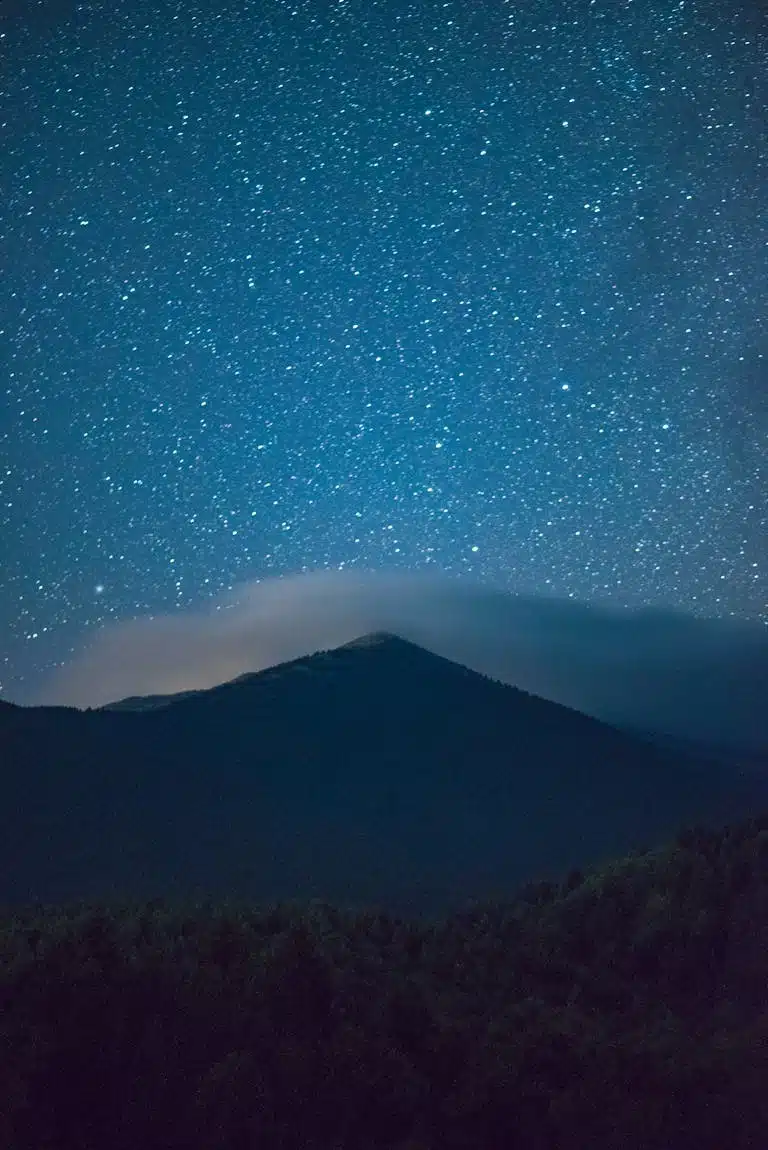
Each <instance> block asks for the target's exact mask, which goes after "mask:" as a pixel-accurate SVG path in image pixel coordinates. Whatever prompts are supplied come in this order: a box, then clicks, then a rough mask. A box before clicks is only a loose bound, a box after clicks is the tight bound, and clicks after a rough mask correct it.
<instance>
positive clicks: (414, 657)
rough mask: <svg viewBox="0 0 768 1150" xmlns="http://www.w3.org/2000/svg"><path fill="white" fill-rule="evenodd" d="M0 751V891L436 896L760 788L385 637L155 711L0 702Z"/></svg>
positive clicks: (486, 889) (735, 813)
mask: <svg viewBox="0 0 768 1150" xmlns="http://www.w3.org/2000/svg"><path fill="white" fill-rule="evenodd" d="M131 708H135V709H131ZM0 762H1V763H2V773H1V774H0V902H2V901H6V902H18V901H19V900H32V899H41V900H45V901H57V900H62V899H71V898H79V897H83V898H86V897H87V898H93V897H103V896H106V895H109V894H111V893H125V894H131V895H137V896H146V897H150V896H152V895H155V894H170V893H174V894H176V893H179V894H210V895H213V896H216V895H221V894H230V895H233V896H244V897H248V898H253V899H258V900H265V901H270V900H275V899H278V898H290V897H321V898H325V899H329V900H333V901H336V902H339V903H346V904H350V903H351V904H355V903H357V904H360V903H365V904H371V903H379V904H380V905H383V906H385V907H387V908H388V909H392V910H395V911H402V912H414V911H416V912H418V911H436V910H444V909H450V908H453V907H455V906H458V905H460V904H461V903H462V902H464V901H466V900H467V899H470V898H473V897H477V898H485V897H491V896H493V895H503V894H504V893H506V892H507V891H508V890H509V889H510V888H511V887H513V886H515V885H516V884H517V883H518V882H519V881H521V880H524V879H527V878H530V877H533V876H539V875H546V874H553V873H557V872H560V871H562V870H564V869H567V868H568V867H570V866H572V865H584V864H585V863H589V862H593V861H598V860H600V859H605V858H609V857H612V856H614V855H617V854H623V853H625V852H626V851H627V850H630V849H632V848H634V847H637V846H642V845H645V844H650V843H652V842H654V841H657V840H659V839H661V838H664V837H665V836H667V835H669V834H671V833H672V832H674V831H675V830H676V829H677V828H678V827H679V826H680V825H681V824H683V823H690V822H693V821H703V820H708V821H714V822H717V823H722V822H725V821H727V820H728V819H730V818H735V817H739V816H740V815H743V814H749V813H751V812H752V811H754V810H755V809H756V808H757V807H759V806H760V805H761V804H763V803H764V804H765V805H768V780H765V779H764V778H762V777H760V778H746V777H741V776H735V775H729V773H728V772H726V771H724V770H722V769H720V768H719V767H718V766H717V765H708V764H703V765H699V764H697V763H696V762H694V761H693V760H691V759H688V758H686V759H681V760H680V761H678V760H677V759H675V758H674V757H672V756H670V755H669V754H668V753H666V752H665V751H663V750H661V749H659V750H657V749H654V748H653V747H650V746H648V745H646V744H643V743H642V742H641V741H638V740H635V739H633V738H632V737H630V736H627V735H625V734H623V733H621V732H619V731H617V730H614V729H613V728H611V727H608V726H606V725H605V724H602V723H600V722H598V721H596V720H594V719H590V718H588V717H586V716H584V715H581V714H579V713H578V712H575V711H571V710H569V709H567V708H565V707H561V706H559V705H557V704H553V703H549V702H547V701H545V700H542V699H539V698H536V697H535V696H531V695H526V694H525V693H524V692H521V691H518V690H515V689H514V688H511V687H508V686H504V685H502V684H500V683H497V682H494V681H492V680H489V679H486V678H484V677H482V676H480V675H478V674H476V673H474V672H472V671H469V670H468V669H466V668H464V667H461V666H459V665H458V664H455V663H451V662H450V661H448V660H446V659H443V658H440V657H439V656H435V655H432V654H430V653H429V652H427V651H425V650H423V649H422V648H419V647H416V646H414V645H413V644H411V643H408V642H406V641H404V640H402V639H399V638H396V637H394V636H390V635H385V634H380V635H374V636H367V637H364V639H363V640H358V641H355V642H353V643H351V644H347V645H345V646H343V647H340V648H337V649H336V650H334V651H330V652H321V653H318V654H315V655H311V656H307V657H304V658H301V659H296V660H293V661H292V662H290V663H286V664H282V665H280V666H278V667H273V668H270V669H269V670H266V671H262V672H258V673H256V674H253V675H244V676H241V677H240V678H239V679H237V680H235V681H233V682H231V683H226V684H223V685H222V686H220V687H215V688H213V689H211V690H208V691H202V692H192V693H185V694H183V695H181V696H174V697H171V698H170V699H166V700H163V699H156V700H154V701H153V704H152V706H151V707H149V709H144V706H143V705H142V701H141V700H138V701H124V702H123V703H122V704H120V705H118V709H110V708H106V709H102V710H100V711H93V712H85V713H83V712H78V711H73V710H66V709H63V708H31V709H22V708H16V707H11V708H3V709H2V711H0Z"/></svg>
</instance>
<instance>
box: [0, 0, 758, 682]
mask: <svg viewBox="0 0 768 1150" xmlns="http://www.w3.org/2000/svg"><path fill="white" fill-rule="evenodd" d="M3 11H4V13H5V16H4V18H3V19H0V54H1V55H0V68H1V71H0V375H1V379H0V403H1V406H0V640H1V642H0V656H1V657H2V690H3V691H4V692H5V694H6V696H7V697H9V698H17V697H22V696H23V695H24V693H25V692H26V691H27V690H28V689H29V688H30V685H32V684H34V683H35V682H36V681H37V680H38V679H39V678H40V677H41V676H44V675H45V674H46V673H47V672H48V671H50V669H51V668H52V667H54V666H55V665H56V664H58V663H60V662H61V661H62V660H64V659H66V658H67V657H68V655H69V653H70V651H71V650H73V649H79V648H80V647H81V646H82V645H83V643H84V642H85V641H86V640H87V638H88V636H89V635H91V634H93V633H94V629H95V628H97V627H98V626H99V625H100V624H103V623H105V622H109V621H122V620H127V619H130V618H132V617H134V616H140V615H145V614H149V613H154V612H162V613H168V612H169V611H173V610H175V609H180V610H184V609H187V608H197V607H199V606H200V605H201V604H203V603H204V602H205V601H206V600H208V599H210V597H212V596H216V595H218V594H220V593H221V592H222V591H224V590H226V589H227V588H230V587H232V586H233V585H236V584H238V583H240V582H242V581H246V580H249V581H250V580H254V579H261V578H266V577H271V576H276V575H281V574H285V575H292V574H295V573H298V572H301V571H314V570H318V569H326V570H327V569H330V570H332V569H337V568H342V569H350V568H354V569H366V570H370V569H377V570H378V569H384V570H389V571H392V570H395V571H419V572H421V571H425V570H430V569H432V570H434V571H435V572H445V573H447V574H449V575H465V576H467V577H471V578H472V579H474V580H475V581H479V582H481V583H485V584H489V585H493V586H496V587H499V588H503V589H507V590H510V591H522V592H525V593H527V594H530V593H537V592H542V593H548V594H553V595H556V596H562V597H572V598H574V599H576V600H581V601H601V602H608V603H614V604H623V605H627V606H644V605H655V606H659V607H667V608H675V609H680V610H683V611H686V612H693V613H696V614H702V615H714V616H721V617H725V616H733V615H736V616H740V617H751V618H759V617H762V618H763V619H765V620H766V621H768V563H767V562H766V560H767V555H766V540H767V539H768V497H767V490H768V476H767V472H766V459H768V375H767V374H766V361H767V360H768V319H767V317H768V291H767V290H766V240H767V238H768V226H767V221H768V144H767V143H766V135H765V131H766V110H767V109H768V30H767V27H766V22H765V19H764V15H763V16H761V14H760V6H759V5H758V4H754V3H744V4H743V5H741V4H737V3H733V4H731V3H728V2H725V3H723V2H720V0H717V2H715V0H713V2H709V0H701V2H697V0H642V2H640V0H636V2H634V3H633V2H626V0H624V2H621V0H579V2H578V3H577V2H572V3H569V2H567V0H542V2H536V0H530V2H528V0H526V2H525V3H515V4H511V3H506V2H503V0H488V2H486V3H483V4H478V5H474V4H467V3H466V2H458V0H456V2H447V3H442V2H430V0H418V2H416V0H411V2H408V0H339V2H336V3H323V2H322V0H318V2H314V0H301V2H290V0H289V2H286V3H281V2H278V0H251V2H248V0H246V2H244V3H241V2H238V3H236V4H235V3H231V4H230V3H227V2H226V0H225V2H224V3H222V4H208V5H203V4H200V3H196V2H195V0H192V2H191V3H190V2H188V0H185V2H184V3H180V2H179V3H173V2H163V0H157V2H156V3H143V2H141V0H132V2H131V3H128V4H124V5H114V4H106V3H103V4H101V3H98V2H90V0H89V2H88V3H83V4H79V5H74V4H71V3H70V4H63V3H59V4H52V3H38V4H26V3H22V0H15V2H14V3H10V4H9V3H7V2H6V4H5V7H4V9H3Z"/></svg>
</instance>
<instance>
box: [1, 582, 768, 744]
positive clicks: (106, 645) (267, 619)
mask: <svg viewBox="0 0 768 1150" xmlns="http://www.w3.org/2000/svg"><path fill="white" fill-rule="evenodd" d="M380 629H384V630H387V631H392V632H396V633H397V634H399V635H402V636H403V637H405V638H408V639H411V640H412V641H413V642H415V643H418V644H420V645H422V646H424V647H427V648H428V649H429V650H432V651H434V652H436V653H437V654H440V655H444V656H446V657H448V658H450V659H454V660H457V661H458V662H461V663H463V664H465V665H467V666H469V667H472V668H473V669H474V670H477V671H479V672H481V673H483V674H486V675H490V676H492V677H494V678H498V679H501V680H502V681H503V682H506V683H509V684H511V685H512V686H517V687H519V688H521V689H523V690H526V691H529V692H531V693H534V694H537V695H541V696H542V697H544V698H547V699H550V700H552V701H554V702H558V703H562V704H564V705H567V706H570V707H575V708H577V709H579V710H582V711H584V712H586V713H587V714H590V715H592V716H594V717H596V718H599V719H602V720H604V721H606V722H609V723H613V724H617V725H620V726H626V727H631V728H636V729H639V730H646V731H654V732H662V733H664V734H666V735H668V736H672V737H674V738H678V739H686V740H695V741H697V742H702V743H712V744H716V745H723V746H725V747H726V748H728V747H730V748H736V749H740V750H747V751H750V752H757V751H762V750H765V749H766V748H767V747H768V708H766V707H765V684H766V683H768V629H767V628H766V627H765V626H764V625H763V624H761V623H759V622H754V623H753V622H747V621H740V620H735V619H734V620H723V619H706V618H699V617H696V616H693V615H684V614H682V613H680V612H674V611H663V610H650V609H643V610H630V609H620V608H616V607H608V606H605V605H599V604H591V603H590V604H586V603H580V602H576V601H573V600H564V599H557V598H553V597H547V596H544V595H542V596H530V595H528V596H526V595H513V594H509V593H507V592H504V591H500V590H494V589H492V588H487V587H483V586H480V585H477V584H474V583H469V582H464V581H460V580H453V579H449V578H447V577H444V576H427V575H413V574H403V573H395V572H352V571H345V572H338V571H337V572H327V571H319V572H314V573H310V574H307V575H298V576H292V577H287V578H281V579H268V580H265V581H263V582H256V583H250V584H245V585H243V586H242V587H240V588H238V589H236V590H235V591H233V592H232V593H230V594H229V595H227V596H225V597H223V598H219V599H217V600H216V601H214V602H213V603H212V604H211V605H210V606H209V607H208V608H207V609H206V610H200V611H198V612H186V613H178V614H174V615H167V616H161V617H154V618H144V619H138V620H135V621H132V622H129V623H122V624H116V625H113V626H109V627H106V628H104V629H103V630H102V631H101V632H99V634H98V635H97V636H96V637H95V639H94V640H93V642H92V643H91V645H90V646H89V647H88V648H87V649H85V650H83V651H82V652H81V653H79V654H78V655H77V656H76V657H75V658H74V659H73V660H72V661H71V662H70V663H69V664H68V665H66V666H65V667H64V668H62V669H61V670H60V671H59V672H57V674H56V675H54V676H53V677H52V678H51V679H50V680H49V682H48V683H47V684H46V685H45V687H44V688H43V690H41V691H40V692H38V693H37V695H36V696H35V697H34V698H32V699H27V698H25V699H23V700H21V701H24V702H29V701H32V702H37V703H58V704H62V703H63V704H68V705H75V706H99V705H103V704H105V703H109V702H113V701H115V700H118V699H120V698H124V697H126V696H129V695H150V694H166V693H174V692H178V691H183V690H194V689H200V688H206V687H212V686H215V685H216V684H217V683H221V682H224V681H226V680H229V679H232V678H234V677H235V676H237V675H239V674H243V673H248V672H252V671H257V670H260V669H263V668H265V667H268V666H272V665H275V664H278V663H281V662H284V661H286V660H289V659H294V658H297V657H299V656H302V655H305V654H307V653H309V652H311V651H315V650H317V649H318V648H328V647H333V646H335V645H337V644H339V643H344V642H346V641H348V640H350V639H353V638H355V637H356V636H358V635H360V634H363V633H365V632H368V631H375V630H380Z"/></svg>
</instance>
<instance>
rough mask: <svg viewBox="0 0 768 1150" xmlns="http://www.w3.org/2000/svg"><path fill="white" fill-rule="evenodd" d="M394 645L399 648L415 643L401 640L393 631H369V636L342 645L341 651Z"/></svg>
mask: <svg viewBox="0 0 768 1150" xmlns="http://www.w3.org/2000/svg"><path fill="white" fill-rule="evenodd" d="M392 643H396V644H397V645H398V646H400V645H405V646H409V647H412V646H414V644H413V643H408V641H407V640H406V639H401V638H400V636H399V635H395V634H394V633H393V632H392V631H369V632H368V634H367V635H359V636H358V638H357V639H351V640H350V641H349V643H342V644H341V649H343V650H346V649H348V648H350V647H353V648H354V647H384V646H389V645H390V644H392Z"/></svg>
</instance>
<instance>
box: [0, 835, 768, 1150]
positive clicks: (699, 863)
mask: <svg viewBox="0 0 768 1150" xmlns="http://www.w3.org/2000/svg"><path fill="white" fill-rule="evenodd" d="M767 954H768V815H766V816H763V817H761V818H758V819H753V820H750V821H749V822H746V823H742V824H739V825H735V826H732V827H730V828H728V829H726V830H725V831H718V832H714V831H705V830H700V829H696V830H692V831H687V832H685V833H684V834H682V835H680V836H679V838H678V840H677V842H676V843H674V844H672V845H670V846H669V847H668V848H665V849H662V850H659V851H655V852H653V853H647V854H643V855H636V856H634V857H630V858H627V859H624V860H621V861H620V862H617V863H615V864H614V865H613V866H610V867H608V868H603V869H601V870H599V871H594V872H591V873H589V874H587V875H586V876H584V875H581V874H580V873H578V872H572V873H571V874H570V875H569V876H568V877H567V879H566V880H565V881H563V882H562V883H560V884H553V883H542V884H538V885H533V886H529V887H527V888H525V889H524V890H523V891H521V892H520V894H519V896H518V897H517V899H516V900H514V901H511V902H509V903H508V904H504V905H501V904H494V905H490V906H485V907H478V908H477V909H476V910H474V911H472V912H470V913H463V914H460V915H455V916H453V917H451V918H449V919H446V920H444V921H441V922H439V923H438V922H433V923H429V924H425V923H420V924H414V923H409V922H406V921H403V920H400V919H397V918H393V917H390V916H387V915H384V914H378V913H376V912H351V911H341V910H336V909H334V908H333V907H330V906H327V905H325V904H321V903H312V904H310V905H304V906H303V907H302V906H299V905H293V904H289V905H280V906H277V907H273V908H259V907H247V906H234V905H232V906H213V905H205V906H197V907H187V908H186V909H185V908H183V907H179V906H172V905H170V904H166V903H164V902H161V901H156V902H154V903H150V904H146V903H144V904H141V905H139V904H136V905H132V906H127V905H123V906H106V905H101V906H93V905H90V906H87V907H86V906H81V907H67V908H56V907H53V908H51V907H47V908H38V909H37V910H35V911H32V910H27V911H25V912H23V913H22V912H19V911H7V912H5V913H4V914H2V917H1V918H0V1146H2V1147H4V1148H7V1150H139V1148H141V1150H197V1148H200V1150H251V1148H253V1150H261V1148H265V1150H267V1148H269V1150H273V1148H274V1150H289V1148H290V1150H298V1148H301V1150H342V1148H343V1150H366V1148H369V1147H370V1148H371V1150H373V1148H374V1147H376V1148H378V1147H381V1148H386V1150H477V1148H479V1147H481V1148H483V1150H496V1148H499V1150H502V1148H504V1150H507V1148H509V1150H513V1148H517V1147H520V1148H521V1150H523V1148H524V1150H544V1148H547V1150H553V1148H557V1150H569V1148H572V1147H573V1148H576V1147H578V1148H580V1150H595V1148H601V1150H610V1148H616V1150H619V1148H621V1150H635V1148H636V1150H641V1148H642V1150H687V1148H689V1147H690V1150H707V1148H712V1150H722V1148H723V1147H728V1148H729V1150H740V1148H746V1147H750V1148H751V1147H755V1148H757V1147H760V1148H761V1150H764V1147H765V1145H766V1129H768V1089H767V1088H766V1083H768V959H767V958H766V955H767Z"/></svg>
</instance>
